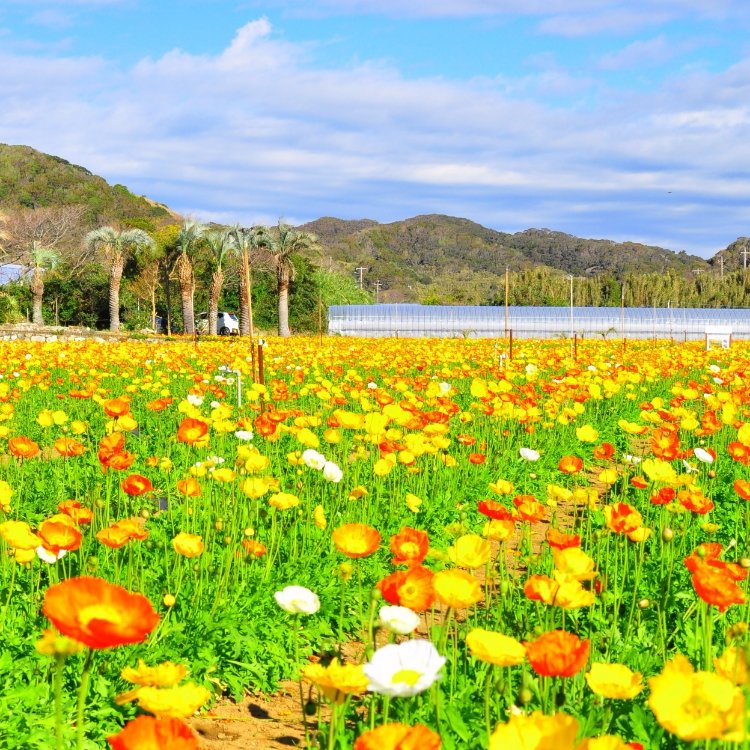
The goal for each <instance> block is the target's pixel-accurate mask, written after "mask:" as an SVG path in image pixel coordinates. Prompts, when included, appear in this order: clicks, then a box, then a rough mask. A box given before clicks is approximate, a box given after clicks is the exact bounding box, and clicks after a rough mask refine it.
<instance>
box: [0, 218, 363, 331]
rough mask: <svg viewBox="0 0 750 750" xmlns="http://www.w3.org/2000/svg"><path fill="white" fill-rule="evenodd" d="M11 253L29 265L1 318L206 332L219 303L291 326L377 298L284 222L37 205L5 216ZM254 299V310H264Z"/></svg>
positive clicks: (249, 324) (5, 256) (252, 320)
mask: <svg viewBox="0 0 750 750" xmlns="http://www.w3.org/2000/svg"><path fill="white" fill-rule="evenodd" d="M0 218H1V219H2V220H0V264H18V265H20V266H21V267H22V269H23V276H22V278H20V279H19V280H17V281H14V282H11V283H7V284H6V285H5V286H4V287H3V290H2V298H0V321H2V320H3V319H5V321H6V322H11V321H12V320H13V319H14V318H15V319H18V318H19V317H20V318H22V317H23V313H24V312H26V314H27V317H30V319H31V321H32V322H33V323H35V324H40V325H41V324H44V323H45V322H47V323H55V324H58V325H60V324H61V325H86V326H91V327H97V328H103V327H107V328H109V329H110V330H111V331H118V330H120V328H121V327H122V326H123V325H124V326H125V327H127V328H129V329H140V328H151V329H157V327H158V326H157V319H160V322H161V321H163V326H164V327H165V328H166V332H167V333H173V332H184V333H186V334H194V333H195V331H196V309H204V310H207V311H208V333H209V334H213V335H215V334H216V333H217V317H218V313H219V311H220V310H226V311H232V312H235V311H236V312H237V313H238V314H239V319H240V332H241V333H242V334H244V335H250V336H254V335H255V329H256V326H257V327H258V328H259V329H261V330H266V331H267V330H271V329H273V328H276V329H277V330H278V333H279V335H281V336H288V335H289V334H290V332H291V330H292V328H294V329H295V330H314V329H315V328H316V327H319V326H321V325H322V317H323V316H322V313H323V311H324V310H326V309H327V307H328V305H330V304H346V303H351V302H356V303H366V302H369V301H370V296H369V295H368V294H367V292H364V291H362V290H360V289H359V288H358V287H357V286H356V284H355V283H354V280H353V278H350V277H349V276H348V275H347V274H346V273H345V272H342V271H340V270H339V269H336V268H328V269H323V268H321V267H319V266H318V265H317V264H316V263H315V259H316V257H319V256H320V252H321V248H320V245H319V243H318V241H317V239H316V237H315V236H314V235H313V234H311V233H309V232H304V231H300V230H298V229H295V228H294V227H292V226H290V225H288V224H286V223H285V222H283V221H279V222H278V224H277V225H276V226H271V227H267V226H253V227H241V226H239V225H236V226H232V227H221V226H217V225H206V224H201V223H199V222H196V221H180V222H166V221H163V222H161V223H160V224H158V225H155V223H154V222H153V221H152V220H150V219H148V218H141V217H139V218H135V219H130V220H122V221H119V222H113V223H111V224H110V225H107V226H101V227H97V228H94V229H90V228H89V227H87V226H86V222H85V208H83V207H78V206H66V207H60V208H51V207H50V208H34V209H21V210H17V211H13V212H11V213H9V214H7V215H6V216H4V217H0ZM254 310H255V312H254Z"/></svg>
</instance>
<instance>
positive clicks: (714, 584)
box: [691, 561, 745, 612]
mask: <svg viewBox="0 0 750 750" xmlns="http://www.w3.org/2000/svg"><path fill="white" fill-rule="evenodd" d="M691 581H692V584H693V588H694V589H695V593H696V594H698V596H699V597H700V598H701V599H703V601H704V602H707V603H708V604H712V605H714V606H715V607H718V609H719V612H724V611H726V610H727V608H728V607H730V606H731V605H732V604H744V603H745V592H744V591H743V590H742V589H741V588H740V587H739V586H738V585H737V583H735V581H733V580H732V577H731V575H727V572H726V571H725V570H722V569H721V568H719V567H716V566H715V565H711V564H709V563H706V562H703V561H702V562H700V563H699V564H698V565H697V566H696V567H695V570H694V571H693V575H692V578H691Z"/></svg>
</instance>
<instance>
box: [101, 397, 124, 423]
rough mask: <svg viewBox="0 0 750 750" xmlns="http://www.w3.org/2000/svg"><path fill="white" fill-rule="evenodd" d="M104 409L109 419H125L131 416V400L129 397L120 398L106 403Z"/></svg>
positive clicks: (103, 405)
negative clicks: (127, 415) (126, 416)
mask: <svg viewBox="0 0 750 750" xmlns="http://www.w3.org/2000/svg"><path fill="white" fill-rule="evenodd" d="M102 407H103V409H104V413H105V414H106V415H107V416H108V417H115V419H116V418H117V417H124V416H125V415H126V414H130V399H129V398H128V397H127V396H118V397H117V398H111V399H109V401H105V402H104V403H103V404H102Z"/></svg>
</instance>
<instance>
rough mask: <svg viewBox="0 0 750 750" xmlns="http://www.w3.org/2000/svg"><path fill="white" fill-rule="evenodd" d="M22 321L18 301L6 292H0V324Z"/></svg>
mask: <svg viewBox="0 0 750 750" xmlns="http://www.w3.org/2000/svg"><path fill="white" fill-rule="evenodd" d="M21 320H23V315H22V314H21V308H20V307H19V305H18V300H17V299H16V298H15V297H14V296H13V295H11V294H8V293H7V292H0V323H19V322H20V321H21Z"/></svg>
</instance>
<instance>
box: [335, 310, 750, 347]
mask: <svg viewBox="0 0 750 750" xmlns="http://www.w3.org/2000/svg"><path fill="white" fill-rule="evenodd" d="M507 329H508V330H509V331H511V332H512V335H513V337H514V338H562V337H568V338H570V337H572V336H573V335H577V336H578V337H583V338H592V337H595V338H615V337H622V336H624V337H625V338H632V339H635V338H641V339H642V338H654V339H664V338H672V339H678V340H687V339H704V338H705V337H706V333H707V332H709V333H710V332H714V331H726V332H727V334H731V336H732V337H734V338H737V339H746V338H750V310H748V309H724V308H721V309H713V308H711V309H703V308H674V307H664V308H658V307H656V308H650V307H631V308H624V309H623V308H619V307H572V308H571V307H509V308H507ZM328 332H329V333H330V334H333V335H339V336H363V337H388V336H392V337H403V338H413V337H426V338H461V337H464V338H499V337H503V336H505V334H506V308H504V307H489V306H487V307H482V306H448V305H419V304H383V305H332V306H331V307H330V308H329V309H328Z"/></svg>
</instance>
